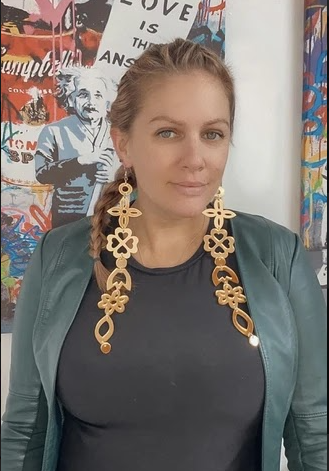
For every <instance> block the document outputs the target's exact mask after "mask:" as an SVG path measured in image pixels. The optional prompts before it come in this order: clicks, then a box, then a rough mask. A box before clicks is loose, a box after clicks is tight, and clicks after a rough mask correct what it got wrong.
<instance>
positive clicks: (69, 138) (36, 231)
mask: <svg viewBox="0 0 329 471" xmlns="http://www.w3.org/2000/svg"><path fill="white" fill-rule="evenodd" d="M225 6H226V2H225V0H87V1H86V0H4V1H3V2H1V90H2V92H1V194H2V205H1V307H2V309H1V312H2V314H1V331H2V332H3V333H4V332H11V330H12V320H13V316H14V311H15V305H16V299H17V296H18V293H19V289H20V285H21V280H22V277H23V274H24V271H25V269H26V266H27V263H28V261H29V259H30V256H31V254H32V253H33V250H34V249H35V247H36V245H37V243H38V241H39V240H40V238H41V237H42V235H43V234H44V233H45V232H46V231H48V230H50V229H51V228H53V227H56V226H59V225H62V224H65V223H66V222H70V221H73V220H75V219H78V218H81V217H83V216H85V215H91V214H92V213H93V207H94V204H95V201H96V200H97V198H98V196H99V194H100V191H101V189H102V186H103V185H104V184H105V183H106V182H107V181H111V180H113V177H114V174H115V171H116V169H117V168H118V166H119V162H118V159H117V157H116V155H115V153H114V151H113V147H112V143H111V140H110V136H109V123H108V120H107V112H108V109H109V106H110V104H111V101H113V99H114V97H115V90H116V84H117V83H118V81H119V79H120V77H121V75H122V74H123V73H124V71H125V70H126V69H127V67H129V65H130V64H132V63H133V61H134V59H135V58H136V57H138V55H139V54H140V53H141V52H142V51H143V50H144V49H146V48H147V47H148V46H149V45H150V44H152V43H158V42H163V41H168V40H171V39H174V38H175V37H184V38H189V39H191V40H192V41H195V42H198V43H201V44H204V45H206V46H207V47H209V48H211V49H212V50H214V51H215V52H216V53H217V54H218V55H220V56H221V57H224V54H225Z"/></svg>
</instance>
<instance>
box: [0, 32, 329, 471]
mask: <svg viewBox="0 0 329 471" xmlns="http://www.w3.org/2000/svg"><path fill="white" fill-rule="evenodd" d="M234 110H235V96H234V87H233V81H232V78H231V76H230V73H229V71H228V70H227V68H226V67H225V66H224V65H223V64H222V63H221V62H220V61H219V59H218V58H217V56H216V55H214V54H213V53H212V52H210V51H209V50H206V49H204V48H203V47H201V46H199V45H196V44H193V43H191V42H189V41H183V40H180V39H179V40H176V41H174V42H173V43H171V44H168V45H154V46H152V47H151V48H149V49H148V50H147V51H146V52H145V53H144V54H143V55H142V56H141V57H140V58H139V59H138V60H137V61H136V62H135V64H134V65H133V66H132V67H131V68H130V69H129V70H128V71H127V72H126V74H125V75H124V76H123V78H122V80H121V82H120V84H119V87H118V95H117V98H116V100H115V102H114V103H113V105H112V108H111V113H110V121H111V137H112V140H113V143H114V146H115V150H116V152H117V154H118V155H119V157H120V160H121V162H122V168H121V169H120V170H119V172H118V174H117V179H116V181H115V182H114V183H113V184H110V185H108V186H107V187H106V189H105V190H104V192H103V194H102V197H101V198H100V200H99V202H98V204H97V207H96V208H95V215H94V217H93V218H92V220H91V221H90V220H89V219H88V218H85V219H82V220H80V221H78V222H75V223H72V224H69V225H67V226H63V227H61V228H57V229H54V230H52V231H50V232H49V233H48V234H47V235H46V236H45V237H44V238H43V240H42V241H41V243H40V244H39V246H38V248H37V249H36V251H35V253H34V255H33V258H32V261H31V263H30V265H29V268H28V270H27V272H26V276H25V280H24V284H23V287H22V291H21V295H20V300H19V303H18V306H17V312H16V316H15V329H14V335H13V349H12V352H13V353H12V363H11V382H10V384H11V386H10V394H9V397H8V402H7V410H6V413H5V415H4V417H3V420H4V426H3V433H2V439H3V452H2V464H3V466H4V468H3V470H4V471H13V470H15V471H27V470H33V471H39V470H42V471H55V470H57V471H67V470H70V471H76V470H79V471H92V470H94V469H101V468H102V469H106V470H113V471H121V470H124V471H126V470H132V469H134V470H136V471H141V470H143V471H154V470H156V471H164V470H166V471H167V470H175V471H176V470H177V471H219V470H220V471H246V470H247V471H279V466H280V449H281V442H282V438H283V437H284V438H285V444H286V451H287V454H288V457H289V462H290V463H289V464H290V471H302V470H303V471H324V470H325V469H326V468H327V465H326V444H325V423H326V422H325V407H326V404H325V402H326V401H325V399H326V386H325V384H326V383H325V377H324V376H325V365H324V358H325V327H324V319H325V306H324V301H323V296H322V293H321V289H320V288H319V285H318V282H317V279H316V276H315V274H314V272H313V270H312V269H311V268H310V266H309V264H308V262H307V256H306V255H305V252H304V250H303V248H302V244H301V242H300V240H299V239H298V237H297V236H296V235H295V234H293V233H291V232H290V231H288V230H287V229H285V228H283V227H281V226H278V225H277V224H275V223H273V222H270V221H268V220H265V219H264V218H262V217H258V216H252V215H247V214H242V213H238V214H237V215H235V214H234V213H233V212H232V211H230V210H225V209H223V200H222V196H223V190H222V188H220V189H219V190H218V187H219V185H220V184H221V181H222V176H223V172H224V168H225V165H226V160H227V156H228V151H229V145H230V140H231V137H232V132H233V122H234ZM134 190H135V191H134ZM136 190H137V191H136ZM136 195H137V196H136ZM214 195H215V196H214ZM93 267H94V275H95V276H92V272H93Z"/></svg>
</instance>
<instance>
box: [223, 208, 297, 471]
mask: <svg viewBox="0 0 329 471" xmlns="http://www.w3.org/2000/svg"><path fill="white" fill-rule="evenodd" d="M231 224H232V231H233V236H234V238H235V243H236V257H237V263H238V267H239V271H240V278H241V282H242V285H243V288H244V292H245V294H246V297H247V302H248V307H249V312H250V315H251V317H252V319H253V321H254V323H255V330H256V333H257V335H258V337H259V339H260V352H261V356H262V360H263V366H264V373H265V381H266V397H265V404H264V419H263V469H264V470H266V471H278V470H279V467H280V450H281V443H282V435H283V424H284V422H285V419H286V416H287V414H288V411H289V405H290V403H291V396H292V391H293V388H294V380H295V372H296V368H295V366H296V364H295V357H294V354H295V352H296V338H295V328H294V326H293V325H292V321H293V313H292V312H291V308H290V304H289V300H288V298H287V296H286V294H285V293H284V291H283V289H282V288H281V286H280V284H279V283H278V282H277V280H276V279H275V278H274V275H273V273H272V271H273V270H272V267H271V266H270V264H271V260H272V251H273V247H271V244H270V242H269V240H270V238H268V239H267V238H265V231H264V236H263V237H264V239H263V240H261V237H262V232H261V233H259V234H257V237H256V240H257V242H255V237H254V234H253V232H255V231H254V230H253V231H252V230H251V231H250V233H249V234H248V229H249V228H248V227H247V226H246V225H245V224H243V223H240V218H239V216H238V217H236V218H235V219H233V220H232V222H231ZM266 239H267V240H266ZM261 246H263V247H264V248H265V250H264V251H263V252H264V253H263V254H262V253H261ZM292 352H294V354H292ZM273 457H278V459H277V461H276V460H274V459H273Z"/></svg>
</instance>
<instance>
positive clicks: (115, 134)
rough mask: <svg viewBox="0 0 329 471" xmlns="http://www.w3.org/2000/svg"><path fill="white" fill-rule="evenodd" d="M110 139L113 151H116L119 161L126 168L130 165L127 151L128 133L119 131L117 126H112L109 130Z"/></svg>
mask: <svg viewBox="0 0 329 471" xmlns="http://www.w3.org/2000/svg"><path fill="white" fill-rule="evenodd" d="M110 135H111V139H112V142H113V146H114V149H115V152H116V153H117V155H118V157H119V160H120V162H121V163H122V164H123V165H124V167H126V168H130V167H132V162H131V161H130V159H129V153H128V135H127V133H124V132H122V131H120V129H118V128H112V129H111V131H110Z"/></svg>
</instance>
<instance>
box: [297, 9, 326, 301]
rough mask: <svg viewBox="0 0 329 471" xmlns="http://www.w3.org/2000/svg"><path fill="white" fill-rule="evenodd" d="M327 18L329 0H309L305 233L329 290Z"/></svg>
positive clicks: (302, 233) (304, 202)
mask: <svg viewBox="0 0 329 471" xmlns="http://www.w3.org/2000/svg"><path fill="white" fill-rule="evenodd" d="M327 19H328V10H327V2H326V1H325V0H321V1H315V0H305V50H304V85H303V87H304V90H303V96H304V99H303V125H304V127H303V155H302V210H301V236H302V239H303V241H304V245H305V247H306V248H307V249H308V250H309V253H310V257H311V260H312V263H313V266H314V269H315V270H316V273H317V277H318V280H319V282H320V284H321V286H322V288H323V291H324V295H325V297H326V294H327V291H326V290H327V128H328V118H327V89H328V75H327V33H328V29H327V28H328V27H327Z"/></svg>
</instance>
